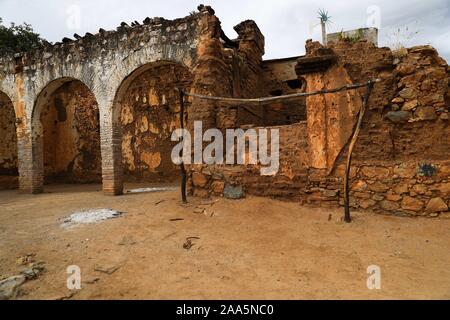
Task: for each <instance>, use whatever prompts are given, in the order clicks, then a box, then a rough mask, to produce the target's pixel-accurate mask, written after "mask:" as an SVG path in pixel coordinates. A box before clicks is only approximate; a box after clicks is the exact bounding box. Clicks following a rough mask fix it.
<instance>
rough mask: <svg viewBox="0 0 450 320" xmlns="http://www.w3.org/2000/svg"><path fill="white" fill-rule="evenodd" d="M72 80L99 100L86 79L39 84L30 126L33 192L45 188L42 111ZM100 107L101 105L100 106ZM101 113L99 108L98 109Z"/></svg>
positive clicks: (71, 79) (62, 78)
mask: <svg viewBox="0 0 450 320" xmlns="http://www.w3.org/2000/svg"><path fill="white" fill-rule="evenodd" d="M71 82H77V83H80V84H82V86H83V89H86V90H88V91H89V92H90V93H91V94H92V95H93V96H94V98H95V100H96V102H97V105H98V100H97V96H96V94H95V92H94V91H93V90H92V86H91V87H90V86H88V85H87V84H86V83H85V82H84V81H82V80H80V79H78V78H74V77H60V78H57V79H54V80H51V81H49V82H47V83H46V84H45V85H42V84H41V85H39V84H38V85H37V89H36V92H38V94H37V95H36V98H35V100H34V102H33V104H32V109H31V114H30V118H31V121H30V123H31V126H30V131H29V133H30V139H29V141H30V143H31V154H30V155H29V156H30V157H31V159H32V161H29V162H31V163H32V166H33V167H32V168H31V171H32V179H33V181H32V183H31V185H32V189H33V190H32V192H33V193H39V192H42V190H43V185H44V143H43V139H44V137H43V133H44V127H43V125H42V123H41V112H42V111H43V108H44V106H45V105H46V104H47V103H48V102H49V99H50V98H51V97H52V95H53V94H54V93H55V92H57V90H58V89H59V88H61V87H62V86H63V85H65V84H67V83H71ZM38 90H39V91H38ZM98 109H99V107H98ZM97 111H98V113H100V111H99V110H97Z"/></svg>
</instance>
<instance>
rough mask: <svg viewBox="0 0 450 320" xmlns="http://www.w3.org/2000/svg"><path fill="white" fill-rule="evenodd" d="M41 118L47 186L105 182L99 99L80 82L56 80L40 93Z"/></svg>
mask: <svg viewBox="0 0 450 320" xmlns="http://www.w3.org/2000/svg"><path fill="white" fill-rule="evenodd" d="M33 116H34V120H35V121H36V118H37V119H39V124H40V126H39V128H38V129H37V132H35V134H37V136H38V139H39V141H38V144H39V145H41V146H42V156H43V173H44V183H45V184H50V183H55V184H62V183H99V182H101V153H100V125H99V109H98V104H97V101H96V99H95V96H94V95H93V93H92V92H91V91H90V89H89V88H88V87H87V86H86V85H85V84H83V83H82V82H81V81H79V80H75V79H72V78H64V79H58V80H56V81H53V82H52V83H51V84H49V85H48V86H47V87H46V89H44V91H43V92H42V93H41V94H40V96H39V98H38V101H37V103H36V110H35V114H34V115H33Z"/></svg>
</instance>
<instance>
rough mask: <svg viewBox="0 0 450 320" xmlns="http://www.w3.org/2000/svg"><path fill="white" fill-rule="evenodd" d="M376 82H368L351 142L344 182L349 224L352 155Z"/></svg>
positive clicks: (346, 216)
mask: <svg viewBox="0 0 450 320" xmlns="http://www.w3.org/2000/svg"><path fill="white" fill-rule="evenodd" d="M373 85H374V82H373V81H371V80H370V81H368V82H367V85H366V94H365V97H364V102H363V104H362V106H361V110H360V111H359V117H358V122H357V123H356V126H355V129H354V131H353V134H352V139H351V141H350V146H349V148H348V157H347V166H346V169H345V178H344V179H345V181H344V207H345V213H344V221H345V222H347V223H350V222H351V221H352V218H351V216H350V187H349V181H350V169H351V165H352V154H353V149H354V147H355V144H356V140H357V139H358V134H359V132H360V131H361V124H362V121H363V119H364V114H365V112H366V108H367V104H368V102H369V97H370V93H371V92H372V89H373Z"/></svg>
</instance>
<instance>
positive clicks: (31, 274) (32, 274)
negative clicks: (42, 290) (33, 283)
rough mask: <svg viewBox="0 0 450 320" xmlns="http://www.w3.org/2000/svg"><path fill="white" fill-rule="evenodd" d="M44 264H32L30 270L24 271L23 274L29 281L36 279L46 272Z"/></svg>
mask: <svg viewBox="0 0 450 320" xmlns="http://www.w3.org/2000/svg"><path fill="white" fill-rule="evenodd" d="M44 264H45V263H44V262H38V263H32V264H31V265H30V267H29V268H27V269H25V270H23V271H22V272H21V273H22V275H24V276H25V278H26V279H27V280H33V279H36V278H38V277H39V276H40V275H41V274H42V273H43V272H45V266H44Z"/></svg>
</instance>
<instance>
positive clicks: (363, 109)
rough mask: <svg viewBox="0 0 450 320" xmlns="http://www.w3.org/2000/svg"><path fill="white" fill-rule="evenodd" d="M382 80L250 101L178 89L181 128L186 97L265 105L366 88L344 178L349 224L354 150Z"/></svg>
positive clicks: (183, 173)
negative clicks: (374, 91) (367, 109)
mask: <svg viewBox="0 0 450 320" xmlns="http://www.w3.org/2000/svg"><path fill="white" fill-rule="evenodd" d="M380 81H381V80H380V79H375V80H369V81H367V82H366V83H357V84H348V85H345V86H342V87H339V88H334V89H326V90H319V91H312V92H300V93H294V94H288V95H282V96H276V97H266V98H250V99H241V98H226V97H215V96H207V95H201V94H196V93H189V92H186V91H184V90H183V89H178V91H179V95H180V122H181V128H182V129H183V128H184V112H185V105H184V96H189V97H193V98H198V99H202V100H213V101H221V102H232V103H263V102H273V101H278V100H287V99H292V98H299V97H308V96H313V95H318V94H327V93H336V92H339V91H344V90H354V89H358V88H362V87H365V88H366V93H365V96H364V101H363V104H362V106H361V109H360V111H359V115H358V121H357V123H356V125H355V126H354V128H353V132H352V135H351V139H350V145H349V151H348V156H347V163H346V170H345V177H344V221H345V222H347V223H350V222H351V215H350V195H349V192H350V190H349V180H350V178H349V176H350V169H351V165H352V154H353V149H354V147H355V144H356V141H357V139H358V135H359V132H360V131H361V124H362V121H363V119H364V115H365V112H366V108H367V104H368V102H369V98H370V94H371V92H372V89H373V86H374V84H375V83H377V82H380ZM181 158H182V159H183V151H181ZM180 168H181V179H182V180H181V197H182V201H183V202H184V203H186V202H187V196H186V168H185V166H184V162H183V161H181V164H180Z"/></svg>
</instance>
